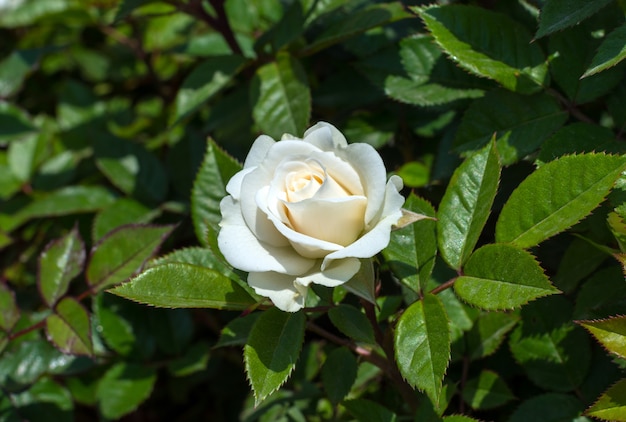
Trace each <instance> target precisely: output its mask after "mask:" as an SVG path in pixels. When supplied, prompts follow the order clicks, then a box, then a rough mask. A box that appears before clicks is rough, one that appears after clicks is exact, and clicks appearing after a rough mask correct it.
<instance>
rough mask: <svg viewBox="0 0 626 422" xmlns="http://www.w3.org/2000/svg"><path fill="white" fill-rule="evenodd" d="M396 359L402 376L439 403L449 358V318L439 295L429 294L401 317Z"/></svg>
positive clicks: (395, 334)
mask: <svg viewBox="0 0 626 422" xmlns="http://www.w3.org/2000/svg"><path fill="white" fill-rule="evenodd" d="M394 347H395V358H396V362H397V363H398V369H400V373H401V374H402V376H403V377H404V378H405V379H406V380H407V381H408V383H409V384H411V385H412V386H413V387H417V388H419V389H420V390H423V391H425V392H426V394H427V395H428V397H429V398H430V399H431V401H432V402H433V403H434V404H435V405H436V404H437V403H439V398H440V396H441V391H442V381H443V376H444V374H445V371H446V368H447V367H448V360H449V359H450V334H449V331H448V317H447V315H446V311H445V310H444V308H443V305H442V304H441V302H440V300H439V298H437V296H435V295H431V294H426V295H424V297H423V299H422V300H419V301H417V302H415V303H413V304H412V305H411V306H409V308H408V309H407V310H406V311H405V312H404V313H403V314H402V316H400V319H399V320H398V325H397V327H396V331H395V333H394Z"/></svg>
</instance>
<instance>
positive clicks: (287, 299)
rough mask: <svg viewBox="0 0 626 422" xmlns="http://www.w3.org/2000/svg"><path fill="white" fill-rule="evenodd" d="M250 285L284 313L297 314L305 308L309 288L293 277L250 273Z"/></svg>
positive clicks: (268, 273)
mask: <svg viewBox="0 0 626 422" xmlns="http://www.w3.org/2000/svg"><path fill="white" fill-rule="evenodd" d="M248 284H249V285H250V286H251V287H252V288H253V289H254V291H255V292H256V293H257V294H259V295H261V296H265V297H269V298H270V299H271V300H272V302H274V305H276V307H277V308H278V309H280V310H282V311H286V312H297V311H299V310H300V309H302V308H303V307H304V302H305V300H306V294H307V290H308V288H307V287H306V286H303V285H302V284H300V283H296V282H295V279H294V277H293V276H288V275H285V274H279V273H275V272H263V273H250V274H249V275H248Z"/></svg>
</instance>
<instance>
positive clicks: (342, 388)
mask: <svg viewBox="0 0 626 422" xmlns="http://www.w3.org/2000/svg"><path fill="white" fill-rule="evenodd" d="M356 374H357V362H356V358H355V357H354V355H353V354H352V352H351V351H350V350H348V349H347V348H345V347H339V348H337V349H335V350H333V351H332V352H331V353H330V354H329V355H328V357H327V358H326V361H325V362H324V366H322V382H323V383H324V390H325V391H326V394H327V395H328V398H329V399H330V401H332V402H333V403H339V402H340V401H341V400H343V399H344V397H346V396H347V395H348V393H349V392H350V389H351V388H352V384H354V381H355V380H356Z"/></svg>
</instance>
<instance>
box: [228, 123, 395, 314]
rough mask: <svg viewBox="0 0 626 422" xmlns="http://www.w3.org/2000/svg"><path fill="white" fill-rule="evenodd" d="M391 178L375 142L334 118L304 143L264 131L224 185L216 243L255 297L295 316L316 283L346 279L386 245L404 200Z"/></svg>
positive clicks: (331, 284)
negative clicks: (358, 138)
mask: <svg viewBox="0 0 626 422" xmlns="http://www.w3.org/2000/svg"><path fill="white" fill-rule="evenodd" d="M386 179H387V176H386V170H385V166H384V164H383V161H382V159H381V157H380V155H379V154H378V153H377V152H376V150H375V149H374V148H373V147H372V146H370V145H368V144H364V143H355V144H350V145H348V143H347V141H346V138H345V137H344V136H343V134H342V133H341V132H340V131H339V130H337V129H336V128H335V127H334V126H332V125H330V124H328V123H324V122H320V123H318V124H316V125H315V126H313V127H311V128H309V129H308V130H307V131H306V132H305V133H304V138H303V139H299V138H296V137H293V136H291V135H287V134H286V135H283V137H282V139H281V140H280V141H279V142H276V141H275V140H273V139H272V138H270V137H269V136H266V135H261V136H259V137H258V138H257V139H256V141H255V142H254V144H253V145H252V147H251V149H250V152H249V153H248V156H247V158H246V160H245V162H244V167H243V169H242V170H241V171H240V172H238V173H237V174H235V175H234V176H233V177H232V179H231V180H230V181H229V182H228V185H227V186H226V190H227V192H228V193H229V196H226V197H225V198H224V199H223V200H222V201H221V203H220V209H221V213H222V221H221V223H220V226H221V230H220V233H219V236H218V245H219V248H220V250H221V251H222V253H223V254H224V257H225V258H226V260H227V261H228V262H229V263H230V264H231V265H232V266H234V267H235V268H238V269H240V270H243V271H247V272H248V273H249V275H248V283H249V284H250V286H252V287H253V288H254V290H255V291H256V292H257V293H258V294H259V295H262V296H266V297H269V298H270V299H271V300H272V301H273V302H274V304H275V305H276V306H277V307H278V308H280V309H282V310H284V311H288V312H296V311H297V310H299V309H301V308H302V307H303V306H304V303H305V299H306V294H307V290H308V286H309V285H310V284H311V283H315V284H320V285H323V286H328V287H335V286H338V285H341V284H343V283H345V282H347V281H349V280H350V279H351V278H352V277H353V276H354V275H355V274H356V273H357V271H359V268H360V266H361V261H360V258H370V257H372V256H374V255H375V254H376V253H378V252H380V251H381V250H382V249H383V248H385V247H386V246H387V244H388V243H389V237H390V231H391V227H392V226H393V225H394V224H395V223H396V222H397V221H398V220H399V219H400V217H401V216H402V211H401V207H402V205H403V204H404V198H403V197H402V195H400V193H399V191H400V189H401V188H402V180H401V179H400V178H399V177H398V176H392V177H391V178H390V179H389V181H388V182H387V180H386Z"/></svg>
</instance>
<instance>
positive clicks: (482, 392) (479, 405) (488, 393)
mask: <svg viewBox="0 0 626 422" xmlns="http://www.w3.org/2000/svg"><path fill="white" fill-rule="evenodd" d="M462 396H463V400H465V402H466V403H467V404H469V405H470V406H471V407H472V409H480V410H484V409H492V408H494V407H498V406H502V405H503V404H505V403H507V402H509V401H511V400H513V399H514V398H515V396H513V393H512V392H511V390H510V389H509V387H508V386H507V385H506V383H505V382H504V381H503V380H502V378H500V376H499V375H498V374H496V373H495V372H492V371H482V372H481V373H480V374H479V375H478V377H477V378H472V379H470V380H468V381H467V383H466V384H465V387H464V388H463V391H462Z"/></svg>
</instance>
